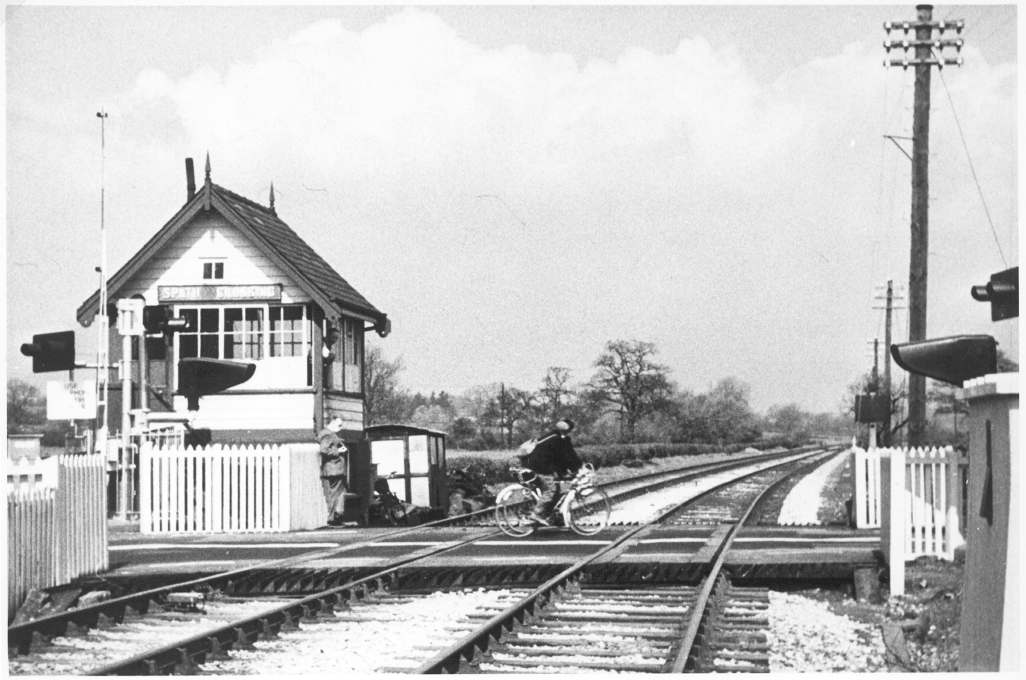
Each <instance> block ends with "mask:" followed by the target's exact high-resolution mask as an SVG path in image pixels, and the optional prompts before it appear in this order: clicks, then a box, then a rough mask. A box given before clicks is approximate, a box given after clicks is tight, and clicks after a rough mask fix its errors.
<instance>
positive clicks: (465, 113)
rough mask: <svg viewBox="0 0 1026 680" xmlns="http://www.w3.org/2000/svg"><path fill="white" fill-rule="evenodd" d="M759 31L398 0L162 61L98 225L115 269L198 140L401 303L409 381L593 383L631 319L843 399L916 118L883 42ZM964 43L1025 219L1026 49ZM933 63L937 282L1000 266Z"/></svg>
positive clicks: (942, 309) (684, 363)
mask: <svg viewBox="0 0 1026 680" xmlns="http://www.w3.org/2000/svg"><path fill="white" fill-rule="evenodd" d="M757 49H758V48H757V47H752V46H750V45H749V46H746V50H745V51H744V52H742V51H739V49H738V48H736V47H734V46H731V45H730V44H727V43H724V42H719V43H717V44H716V45H713V44H711V43H710V42H709V41H708V40H706V39H705V38H703V37H701V36H700V35H699V34H698V31H696V34H695V35H686V36H683V37H682V38H681V39H680V41H679V43H678V44H677V45H676V46H675V47H674V48H673V49H669V50H666V51H662V52H656V51H653V50H647V49H642V48H637V47H635V48H630V49H626V50H624V51H622V52H621V53H620V54H618V55H616V56H615V57H614V58H609V59H590V60H584V59H579V58H575V57H573V56H571V55H569V54H565V53H560V52H555V51H553V52H543V51H539V50H537V49H530V48H528V47H526V46H522V45H507V46H500V47H483V46H481V45H479V44H475V43H474V42H473V41H471V40H468V39H467V38H466V37H464V35H462V34H460V33H458V32H457V31H456V30H454V29H453V28H452V27H451V26H449V25H448V24H446V23H445V22H444V21H443V20H441V19H440V18H439V17H438V16H436V15H435V14H434V13H432V11H431V10H430V9H406V10H397V11H395V12H393V13H391V14H389V15H388V16H387V17H386V18H385V19H383V20H381V21H378V22H376V23H373V24H371V25H369V26H367V27H366V28H364V29H362V30H352V29H350V28H348V27H347V26H346V25H345V24H343V23H342V22H341V21H339V20H334V19H328V20H323V21H318V22H316V23H313V24H310V25H309V26H307V27H305V28H303V29H302V30H299V31H297V32H295V33H293V34H291V35H289V36H287V37H285V38H281V39H277V40H274V41H272V42H269V43H268V44H266V45H265V47H264V48H263V49H262V50H258V51H255V52H253V53H251V54H250V55H249V56H248V57H246V58H244V59H240V60H237V61H235V62H232V63H231V65H230V66H228V67H225V68H213V67H211V66H205V65H200V66H194V67H192V70H182V69H181V68H179V70H177V71H174V70H172V68H171V67H170V66H166V67H162V65H161V64H154V65H151V66H149V67H147V68H145V69H142V70H140V71H139V73H138V75H137V77H136V79H135V83H134V86H133V87H132V88H131V90H130V91H129V92H126V93H122V95H121V96H120V97H118V98H116V99H117V101H115V102H113V104H112V109H113V108H114V107H115V106H116V107H117V113H118V115H117V116H116V117H112V126H114V127H113V129H112V130H111V132H112V133H113V134H114V135H115V137H116V143H115V144H112V145H111V148H112V149H114V150H115V151H112V154H116V156H115V157H113V158H112V159H111V161H110V162H109V163H108V173H110V176H111V180H110V182H109V186H110V189H109V194H108V197H111V196H113V197H114V199H115V200H112V201H111V214H110V219H111V220H112V223H113V224H114V228H115V230H117V229H119V228H122V227H123V231H122V232H120V233H126V232H127V233H130V238H126V239H119V240H118V241H117V243H115V244H113V245H112V249H113V250H115V251H117V249H118V248H121V250H120V251H117V252H116V254H115V255H113V256H112V259H111V262H112V265H115V266H116V265H118V264H120V263H121V262H123V261H124V260H125V259H126V258H127V257H128V256H129V255H130V254H131V252H134V250H133V249H134V248H138V247H139V246H140V245H141V244H142V243H143V242H144V241H145V240H146V239H147V238H149V236H150V235H152V233H153V232H155V231H156V230H157V229H158V228H159V226H160V225H161V224H163V223H164V221H166V219H168V218H169V217H170V215H171V214H173V212H174V210H175V209H177V207H178V206H179V205H180V204H181V201H182V200H184V179H181V178H180V177H175V176H171V177H169V175H168V170H167V169H168V168H169V167H173V168H181V157H182V156H186V155H188V156H198V157H199V158H202V154H203V152H205V151H207V150H209V151H210V153H211V157H212V162H213V178H214V181H216V182H218V183H221V184H223V185H225V186H228V187H230V188H232V189H233V190H236V191H238V192H240V193H242V194H244V195H247V196H249V197H251V198H254V199H256V200H265V198H266V191H267V188H268V184H269V183H270V181H272V180H273V181H274V185H275V190H276V193H277V198H278V200H277V207H278V211H279V214H280V215H282V216H283V218H284V219H286V220H287V221H288V222H289V223H290V224H291V225H292V226H293V227H295V228H296V230H297V231H298V232H299V233H300V235H301V236H303V238H304V239H306V240H307V241H308V242H310V244H311V245H312V246H314V247H315V248H316V249H318V250H319V251H320V252H322V253H323V254H324V255H325V257H326V258H327V259H328V261H329V262H331V263H332V264H333V265H335V266H336V267H337V268H338V269H339V271H340V272H341V273H342V274H343V276H345V277H346V278H347V279H348V280H350V281H351V282H352V283H353V284H354V285H355V286H356V288H357V289H358V290H360V291H361V292H362V293H364V294H365V295H366V296H367V297H368V298H369V299H370V300H371V301H373V302H374V303H375V304H376V305H377V306H379V307H380V308H382V309H383V310H384V311H386V312H388V313H389V315H390V316H391V317H392V318H393V319H394V321H395V332H394V333H393V334H392V335H391V336H390V337H389V338H388V340H387V343H386V349H387V351H388V353H389V354H390V355H392V356H397V355H403V356H404V357H405V363H406V365H407V372H406V373H407V376H408V378H409V380H410V381H411V387H413V388H414V389H423V390H431V389H446V390H449V391H459V390H460V389H462V388H464V387H466V386H469V385H473V384H480V383H482V382H494V381H497V380H506V381H507V382H511V383H513V384H516V385H517V386H522V387H525V388H529V387H533V386H535V382H537V381H539V380H540V379H541V377H542V376H543V375H544V371H545V368H546V367H547V366H549V365H565V366H570V367H572V368H574V370H575V376H574V377H575V379H584V378H586V377H587V375H586V374H587V372H588V371H589V370H590V368H589V366H588V364H589V361H590V359H591V358H593V357H595V356H597V355H598V353H599V351H600V350H601V347H602V344H603V343H604V342H605V341H606V340H610V339H615V338H619V337H639V338H642V339H646V340H651V341H655V342H656V343H657V345H658V346H659V347H660V350H661V354H662V357H661V358H662V359H663V360H664V361H665V362H666V363H668V364H670V365H671V366H672V367H673V368H674V371H675V376H674V377H675V378H676V380H677V382H678V383H680V384H681V386H682V387H697V388H704V387H705V386H706V385H708V384H711V383H713V382H715V381H716V380H717V379H719V378H721V377H724V376H725V375H731V374H734V375H738V376H739V377H741V378H742V379H745V380H748V381H749V382H752V383H753V384H754V389H753V397H754V398H755V399H756V401H757V402H759V403H760V405H763V404H762V400H771V399H773V400H775V401H776V402H786V401H794V400H798V401H799V402H800V403H808V404H809V405H810V407H812V406H815V405H816V404H818V405H820V406H821V407H823V408H828V407H829V406H830V405H832V404H833V403H834V402H835V401H836V399H835V398H834V397H833V396H831V395H840V394H842V393H843V390H844V386H845V385H846V383H847V382H848V381H850V379H851V378H853V377H854V375H855V374H856V373H857V372H859V371H861V370H863V368H864V367H865V365H866V361H865V360H864V357H863V347H864V345H863V342H864V340H865V339H866V337H869V336H871V335H872V333H873V332H874V330H875V329H876V327H877V326H878V316H879V314H878V312H876V311H874V310H873V309H872V302H871V295H872V289H873V287H874V286H875V285H878V284H880V283H883V281H884V280H885V277H886V276H887V275H891V274H895V273H896V274H897V275H896V276H895V278H896V279H898V280H900V278H901V276H902V275H903V274H902V272H904V267H906V266H907V259H908V244H907V238H908V237H907V231H908V224H907V222H908V218H907V204H908V195H907V192H908V179H907V173H908V163H907V160H906V159H905V158H904V157H903V156H901V154H900V152H898V151H897V150H896V149H893V147H890V146H886V144H888V143H886V142H884V140H883V139H882V136H881V135H882V134H883V133H884V132H887V133H891V134H908V130H907V129H908V128H909V127H910V124H911V116H910V113H909V110H910V109H909V107H910V105H911V91H912V88H911V81H910V78H911V76H910V74H909V73H902V72H900V71H896V70H892V71H884V70H883V69H882V68H881V67H880V61H881V55H880V49H879V46H878V43H875V42H874V43H872V44H869V43H852V44H850V45H847V46H844V47H843V48H841V49H840V50H839V51H837V52H836V53H833V54H828V55H825V56H823V57H821V58H818V59H815V60H812V61H809V62H807V63H799V64H796V65H795V66H794V67H793V68H791V69H789V70H786V71H784V72H783V73H782V74H781V75H780V76H779V77H778V78H777V79H776V80H775V81H772V82H767V81H765V80H760V79H759V78H757V77H756V76H755V75H754V74H753V69H752V68H751V66H752V64H751V63H750V61H746V60H751V59H753V58H759V57H758V56H757V55H758V54H759V53H758V52H757V51H756V50H757ZM753 55H755V56H753ZM966 62H967V65H968V64H972V72H971V74H970V72H969V70H970V69H969V66H967V67H966V68H965V69H962V70H957V69H956V70H950V69H946V70H945V72H944V77H945V79H946V82H947V85H948V87H950V89H951V92H952V97H953V99H954V101H955V103H956V106H957V107H958V109H957V110H958V114H959V118H960V121H961V124H962V127H963V134H964V135H965V137H966V139H967V140H968V143H969V145H970V148H971V149H972V151H973V159H974V161H975V164H976V171H977V173H978V176H979V177H980V179H981V182H982V183H983V186H984V188H985V190H986V192H987V195H988V199H989V200H990V201H991V209H992V212H993V214H994V219H995V221H996V223H997V224H998V225H1004V226H1003V227H1002V228H1003V231H1001V234H1000V235H1001V237H1002V238H1006V239H1011V238H1014V235H1012V236H1010V235H1009V231H1008V225H1015V224H1016V205H1015V198H1014V197H1015V189H1014V187H1015V177H1014V175H1015V171H1016V165H1015V163H1016V160H1015V154H1014V153H1011V152H1009V149H1014V148H1015V144H1016V138H1015V116H1016V113H1017V109H1016V106H1015V79H1014V77H1013V76H1014V74H1015V67H1014V64H998V65H990V64H987V63H985V62H983V61H982V59H980V58H979V55H978V54H974V53H973V52H972V51H971V50H968V51H967V52H966ZM934 83H935V85H934V87H935V90H934V116H933V124H934V126H935V128H934V130H933V134H932V147H931V154H932V157H933V158H934V159H935V161H934V163H935V165H934V166H932V167H931V182H932V184H931V186H932V187H934V189H933V191H932V192H931V198H932V201H933V202H932V204H931V209H932V213H931V223H932V224H936V225H937V227H936V229H937V231H936V233H935V234H931V250H934V249H936V250H937V251H938V256H937V257H938V260H937V262H938V263H939V264H938V265H937V266H936V276H937V278H936V280H931V291H933V290H937V291H944V292H945V294H947V295H949V296H958V295H959V293H958V291H960V290H963V289H966V290H967V288H966V287H965V285H964V284H965V281H964V279H966V278H969V277H974V278H976V279H979V280H973V281H970V283H980V282H982V281H983V280H985V278H979V276H978V274H977V272H980V273H986V272H991V271H996V270H998V269H1000V268H1001V264H1000V261H999V260H998V261H997V263H996V264H995V256H994V247H993V243H992V238H991V236H990V234H989V227H987V226H986V222H985V220H984V218H983V216H982V212H981V211H980V208H979V197H978V194H977V192H976V188H975V185H974V183H973V182H972V178H971V176H970V175H969V174H968V166H967V164H966V161H965V156H964V151H963V150H962V148H961V143H960V141H959V139H960V136H959V132H958V130H957V129H956V128H955V126H954V121H953V117H952V116H951V114H950V107H949V105H948V103H947V100H946V99H947V98H946V94H945V93H944V90H943V87H942V85H941V83H940V80H939V78H935V80H934ZM19 106H20V105H19ZM22 110H23V109H22V108H19V109H18V111H22ZM24 111H25V112H27V113H31V111H30V107H28V108H25V109H24ZM115 119H116V121H117V122H116V123H114V121H115ZM54 127H57V124H54ZM53 132H54V131H53V130H50V129H45V130H44V129H41V130H39V131H38V134H37V135H34V136H33V139H36V138H38V139H46V138H47V135H52V134H53ZM94 137H95V135H94V132H93V130H92V129H91V128H90V129H89V131H88V136H84V133H83V136H81V137H80V138H78V139H77V140H76V141H75V143H74V144H71V145H69V147H70V148H74V149H76V154H77V156H76V157H77V158H81V157H91V155H92V156H94V155H95V154H93V153H92V152H91V151H90V149H91V148H92V147H94V146H95V140H94ZM19 145H20V142H19ZM23 146H24V145H20V146H19V148H22V147H23ZM54 148H55V149H56V148H57V147H56V146H55V147H54ZM26 153H27V151H26ZM51 153H58V152H57V151H52V152H51ZM90 154H91V155H90ZM199 168H202V161H200V162H199V163H198V169H199ZM179 172H180V170H179ZM90 181H91V182H92V181H93V180H92V179H91V178H90ZM92 190H93V188H92V186H90V187H89V191H92ZM89 196H90V200H91V199H92V194H90V195H89ZM493 197H494V198H493ZM903 210H904V213H902V211H903ZM974 215H975V220H976V223H975V224H973V225H972V228H971V230H969V229H968V228H967V227H963V225H964V224H965V222H966V220H969V219H974V217H973V216H974ZM952 224H956V225H959V226H958V228H952V227H951V226H950V225H952ZM981 225H982V226H981ZM1012 231H1013V232H1014V226H1013V227H1012ZM874 244H875V245H874ZM1009 245H1010V244H1006V246H1005V250H1006V253H1008V252H1011V249H1010V248H1009V247H1008V246H1009ZM87 247H90V248H91V247H92V246H91V245H88V246H87ZM943 258H948V259H947V260H944V259H943ZM88 292H89V291H85V292H84V293H82V294H81V295H80V296H78V297H79V298H80V299H83V298H84V297H85V295H86V294H88ZM76 302H77V300H76ZM932 304H933V306H932V307H931V328H937V329H945V330H948V329H954V330H958V329H959V328H961V326H960V324H963V325H964V322H963V320H964V319H967V318H975V317H973V316H972V314H973V311H974V310H975V309H976V308H975V307H974V305H977V304H978V303H974V302H972V301H971V300H969V299H968V297H967V296H966V299H965V300H962V299H961V298H958V299H955V300H948V299H938V300H937V301H936V302H935V303H932ZM977 316H979V317H981V318H982V317H984V315H983V314H979V315H977ZM984 325H985V324H984ZM976 328H979V325H978V326H977V327H976ZM964 330H965V331H969V330H971V329H970V328H965V329H964ZM813 332H814V334H815V338H816V339H815V342H813V341H811V340H810V341H807V342H806V341H805V340H803V338H805V337H806V335H803V334H807V333H813ZM983 332H986V331H985V330H983ZM454 357H456V358H458V359H454ZM803 357H804V358H803ZM806 373H807V374H809V375H806V376H803V374H806ZM798 376H803V377H802V380H801V381H799V378H798ZM802 385H804V386H805V387H801V386H802ZM799 388H801V389H805V390H807V391H808V392H809V394H808V396H803V395H799V394H794V393H793V392H795V391H797V390H799ZM782 390H783V392H782ZM803 399H806V400H807V401H805V402H803V401H802V400H803Z"/></svg>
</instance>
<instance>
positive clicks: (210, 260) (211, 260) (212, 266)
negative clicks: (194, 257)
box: [200, 257, 227, 281]
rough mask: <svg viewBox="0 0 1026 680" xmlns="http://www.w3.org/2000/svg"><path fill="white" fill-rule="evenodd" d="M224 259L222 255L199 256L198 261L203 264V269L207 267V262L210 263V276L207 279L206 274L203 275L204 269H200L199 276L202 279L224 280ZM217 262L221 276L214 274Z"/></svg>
mask: <svg viewBox="0 0 1026 680" xmlns="http://www.w3.org/2000/svg"><path fill="white" fill-rule="evenodd" d="M226 259H227V258H224V257H203V258H200V263H201V264H202V265H203V269H204V270H205V269H206V268H207V265H208V264H209V265H210V278H209V279H208V278H207V277H206V276H204V275H205V274H206V272H205V271H200V277H201V278H202V279H203V280H204V281H224V270H225V266H224V264H225V261H226ZM218 264H220V265H221V276H220V277H218V276H215V274H216V269H217V265H218Z"/></svg>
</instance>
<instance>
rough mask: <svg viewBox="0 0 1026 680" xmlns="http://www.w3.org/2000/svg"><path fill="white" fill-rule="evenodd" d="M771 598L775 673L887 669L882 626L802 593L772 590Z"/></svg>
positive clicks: (771, 630)
mask: <svg viewBox="0 0 1026 680" xmlns="http://www.w3.org/2000/svg"><path fill="white" fill-rule="evenodd" d="M769 597H770V607H769V612H768V616H769V621H770V630H769V635H768V636H767V637H768V639H769V644H770V672H771V673H804V672H837V671H848V672H877V671H886V670H887V664H886V661H885V658H884V652H883V649H884V647H883V640H882V638H881V636H880V629H879V627H878V626H876V625H873V624H872V623H868V622H861V621H856V620H854V619H852V618H849V617H847V616H845V615H843V614H838V613H835V612H833V611H831V609H830V606H829V605H828V604H827V603H826V602H824V601H821V600H817V599H813V598H810V597H806V596H804V595H801V594H795V593H781V592H775V591H771V592H770V596H769Z"/></svg>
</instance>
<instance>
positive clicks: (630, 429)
mask: <svg viewBox="0 0 1026 680" xmlns="http://www.w3.org/2000/svg"><path fill="white" fill-rule="evenodd" d="M655 354H656V347H655V344H653V343H651V342H643V341H639V340H611V341H609V342H607V343H606V348H605V351H604V352H602V354H601V355H600V356H599V358H598V359H596V361H595V367H596V368H598V373H596V374H595V376H594V377H593V378H592V380H591V387H592V389H593V391H594V394H595V396H596V397H597V399H598V401H599V402H600V403H601V404H603V405H604V407H605V408H606V409H607V410H612V411H614V412H616V413H618V414H619V416H620V436H621V438H622V439H623V438H626V439H627V440H628V441H635V438H636V436H637V425H638V421H639V420H640V419H641V418H642V417H643V416H645V415H646V414H649V413H653V412H655V411H657V410H658V409H659V408H660V407H662V406H663V405H665V404H666V403H667V402H668V400H669V398H670V396H671V395H672V392H673V387H672V385H671V384H670V380H669V377H668V376H669V369H668V368H666V367H665V366H663V365H661V364H657V363H655V361H654V360H653V357H654V356H655Z"/></svg>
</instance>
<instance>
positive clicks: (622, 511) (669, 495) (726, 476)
mask: <svg viewBox="0 0 1026 680" xmlns="http://www.w3.org/2000/svg"><path fill="white" fill-rule="evenodd" d="M798 457H800V456H799V455H795V456H794V457H793V458H798ZM781 462H783V459H778V460H776V461H763V462H760V463H753V464H752V465H746V466H744V467H743V468H738V469H734V470H724V471H722V472H717V473H714V474H711V475H708V476H705V477H702V478H700V479H695V480H690V481H686V482H681V483H680V484H677V485H675V486H673V487H669V488H666V489H659V490H656V491H652V492H650V493H647V494H644V495H642V496H638V497H636V498H629V499H627V500H625V501H620V502H618V503H617V505H616V506H615V507H614V508H613V512H612V513H611V514H610V516H609V521H610V522H611V523H625V524H627V523H633V522H647V521H649V520H651V519H652V518H653V517H656V516H657V515H659V514H660V513H661V512H665V511H666V510H668V509H669V508H671V507H673V506H675V505H679V504H680V503H683V502H684V501H686V500H688V499H690V498H694V497H695V496H697V495H698V494H700V493H702V492H704V491H707V490H709V489H711V488H712V487H714V486H717V485H719V484H722V483H724V482H726V481H728V480H730V479H734V478H735V477H737V476H739V475H741V474H743V473H747V472H755V471H757V470H764V469H766V468H768V467H772V466H774V465H777V464H779V463H781Z"/></svg>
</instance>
